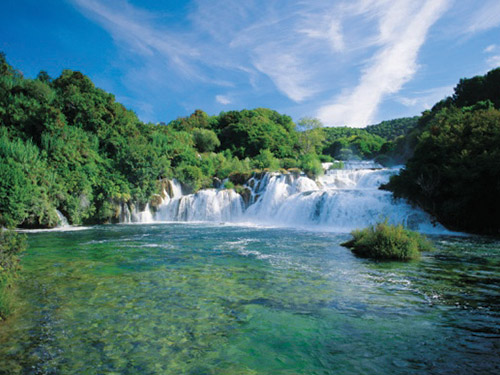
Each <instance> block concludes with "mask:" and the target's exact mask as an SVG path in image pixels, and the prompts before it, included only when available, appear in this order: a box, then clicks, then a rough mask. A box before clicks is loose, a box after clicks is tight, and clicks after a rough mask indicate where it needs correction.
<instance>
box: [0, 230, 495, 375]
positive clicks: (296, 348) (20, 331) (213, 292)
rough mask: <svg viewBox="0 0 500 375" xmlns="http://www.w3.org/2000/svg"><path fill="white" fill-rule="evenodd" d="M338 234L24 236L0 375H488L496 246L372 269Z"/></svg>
mask: <svg viewBox="0 0 500 375" xmlns="http://www.w3.org/2000/svg"><path fill="white" fill-rule="evenodd" d="M348 238H349V235H346V234H335V233H317V232H316V233H314V232H306V231H299V230H292V229H272V228H250V227H238V226H224V225H202V224H197V225H194V224H191V225H187V224H155V225H117V226H102V227H96V228H91V229H89V230H84V231H77V232H69V231H68V232H45V233H44V232H41V233H31V234H29V243H30V248H29V250H28V252H27V254H26V255H25V256H24V258H23V265H24V270H23V279H22V281H21V282H20V285H19V288H18V297H19V299H20V300H21V301H22V303H21V304H20V307H19V309H18V310H17V311H16V313H15V315H14V316H13V317H12V319H11V320H10V321H9V324H8V325H7V324H4V325H1V326H0V374H9V375H10V374H269V375H275V374H277V375H279V374H287V375H292V374H308V375H310V374H384V375H385V374H422V373H426V374H496V373H499V371H500V359H499V358H500V313H499V311H500V298H499V297H500V283H499V281H500V244H499V242H496V241H494V240H491V239H487V238H480V237H451V236H441V237H433V240H434V241H435V242H436V244H437V246H438V250H437V251H436V252H434V253H427V254H424V256H423V258H422V260H421V261H417V262H410V263H396V262H383V263H377V262H373V261H368V260H364V259H359V258H356V257H355V256H353V255H352V254H351V252H350V251H349V250H347V249H345V248H343V247H341V246H340V245H339V244H340V243H341V242H343V241H345V240H346V239H348Z"/></svg>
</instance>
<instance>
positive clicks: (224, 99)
mask: <svg viewBox="0 0 500 375" xmlns="http://www.w3.org/2000/svg"><path fill="white" fill-rule="evenodd" d="M215 101H216V102H217V103H220V104H222V105H228V104H231V99H230V98H229V97H228V96H226V95H216V96H215Z"/></svg>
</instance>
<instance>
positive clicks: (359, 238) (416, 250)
mask: <svg viewBox="0 0 500 375" xmlns="http://www.w3.org/2000/svg"><path fill="white" fill-rule="evenodd" d="M351 235H352V237H353V238H352V239H351V240H349V241H347V242H344V243H343V244H341V245H342V246H345V247H348V248H350V249H351V250H352V252H353V253H354V254H356V255H357V256H360V257H362V258H372V259H379V260H402V261H407V260H413V259H418V258H420V252H422V251H431V250H432V249H433V246H432V244H431V242H430V241H429V240H427V239H426V238H425V237H424V236H423V235H422V234H420V233H418V232H414V231H411V230H409V229H406V228H404V227H403V226H402V225H391V224H389V223H388V222H387V220H385V221H383V222H380V223H377V224H375V225H372V226H370V227H368V228H364V229H357V230H354V231H352V232H351Z"/></svg>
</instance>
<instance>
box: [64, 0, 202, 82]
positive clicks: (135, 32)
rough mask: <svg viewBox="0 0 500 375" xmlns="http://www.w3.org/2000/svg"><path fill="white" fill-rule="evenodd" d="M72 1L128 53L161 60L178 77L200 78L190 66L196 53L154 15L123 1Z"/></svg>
mask: <svg viewBox="0 0 500 375" xmlns="http://www.w3.org/2000/svg"><path fill="white" fill-rule="evenodd" d="M72 1H73V3H74V4H75V5H77V7H78V8H79V9H81V10H82V12H83V13H84V14H85V15H87V16H88V17H89V18H91V19H93V20H95V21H96V22H98V23H99V24H100V25H101V26H102V27H103V28H104V29H106V30H107V31H108V32H109V33H110V35H111V36H112V37H113V38H114V39H115V40H116V42H117V43H119V44H121V45H122V46H124V48H125V49H127V50H129V51H130V52H131V53H133V54H137V55H142V56H145V57H147V58H151V59H155V58H158V57H162V58H163V59H164V63H167V64H168V66H169V68H170V69H173V70H175V71H176V72H177V73H179V74H182V75H184V76H186V77H193V78H197V79H200V78H202V77H201V75H200V73H199V72H198V71H197V70H196V69H195V67H194V65H193V62H192V60H194V59H197V58H198V57H199V51H198V50H197V49H196V48H193V47H191V46H190V44H189V43H186V41H183V40H182V39H183V38H182V37H181V36H180V35H173V34H172V33H170V32H168V31H167V30H165V28H164V27H161V24H159V22H157V21H156V20H155V16H154V15H153V14H151V13H149V12H146V11H144V10H141V9H138V8H136V7H133V6H132V5H130V4H129V3H128V2H127V1H125V0H112V1H108V2H103V1H99V0H72Z"/></svg>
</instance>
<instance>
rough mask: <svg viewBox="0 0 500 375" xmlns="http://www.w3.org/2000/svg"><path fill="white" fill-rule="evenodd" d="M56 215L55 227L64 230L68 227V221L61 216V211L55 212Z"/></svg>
mask: <svg viewBox="0 0 500 375" xmlns="http://www.w3.org/2000/svg"><path fill="white" fill-rule="evenodd" d="M56 214H57V217H58V218H59V224H58V225H57V227H59V228H66V227H69V226H70V225H69V223H68V219H66V217H65V216H64V215H63V214H62V212H61V211H59V210H56Z"/></svg>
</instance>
